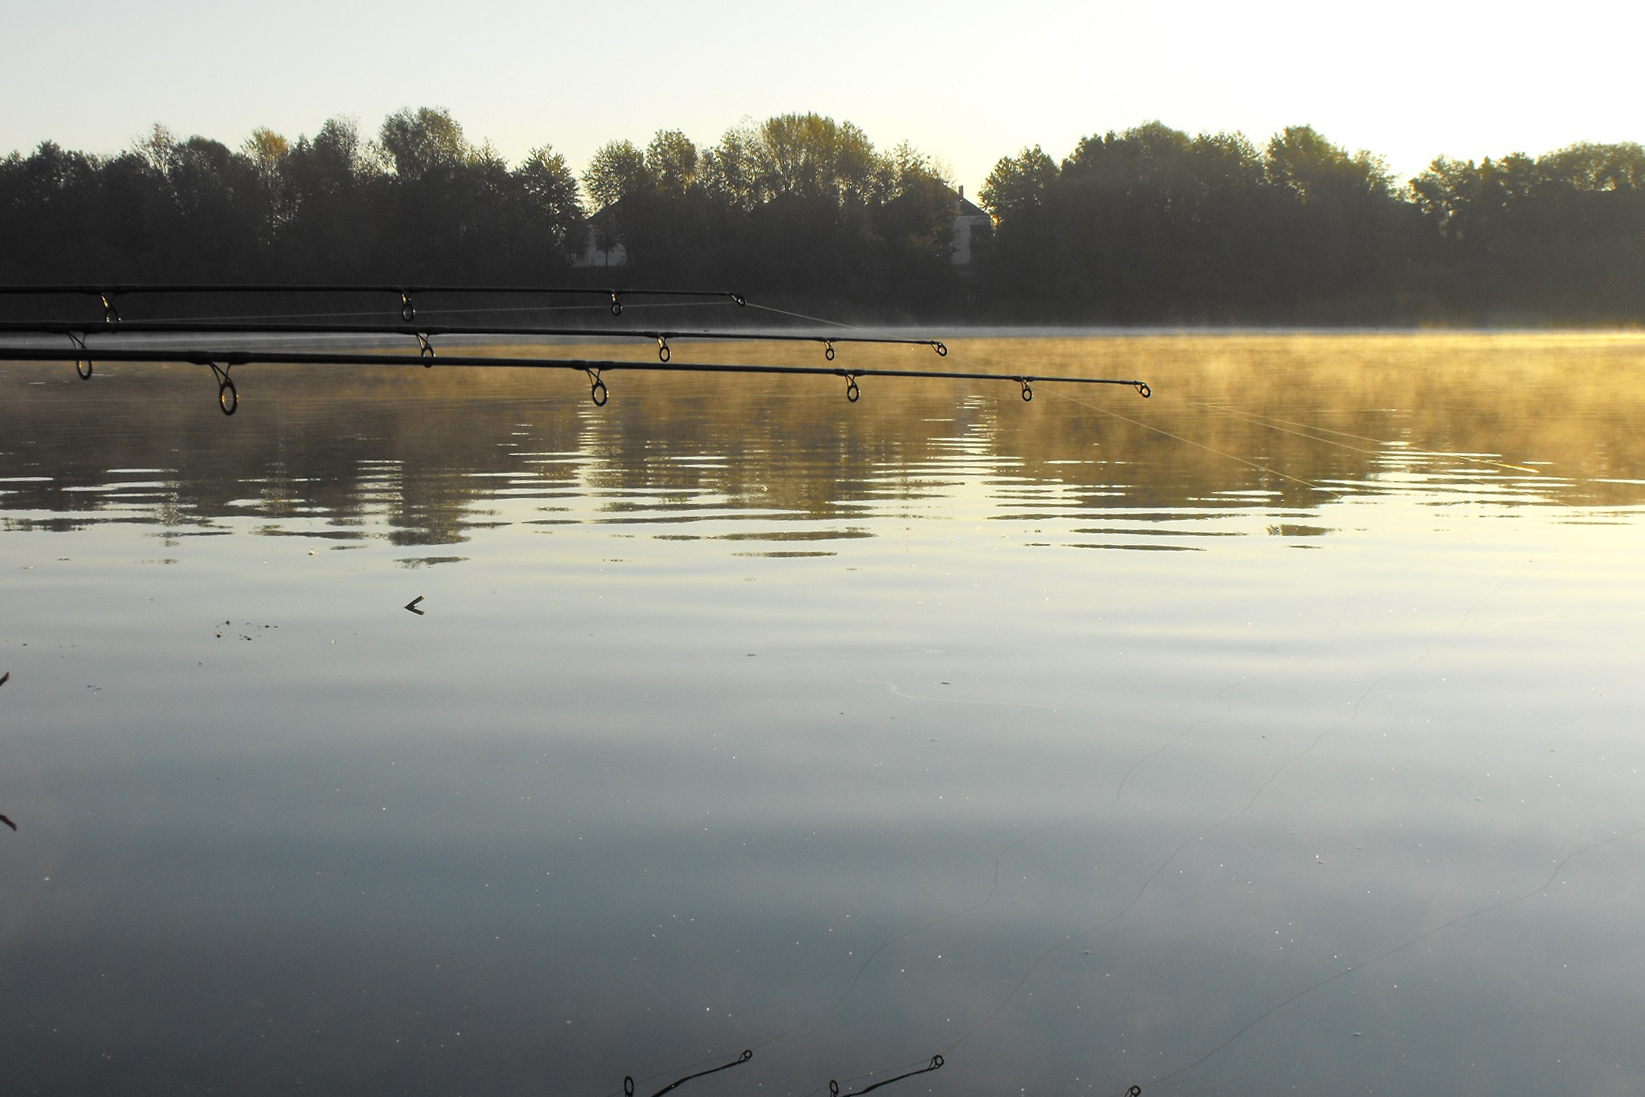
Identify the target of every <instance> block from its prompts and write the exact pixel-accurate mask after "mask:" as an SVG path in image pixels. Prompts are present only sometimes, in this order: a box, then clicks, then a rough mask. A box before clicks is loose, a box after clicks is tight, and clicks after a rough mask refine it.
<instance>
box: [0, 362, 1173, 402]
mask: <svg viewBox="0 0 1645 1097" xmlns="http://www.w3.org/2000/svg"><path fill="white" fill-rule="evenodd" d="M97 357H98V358H99V359H100V360H102V361H105V362H186V363H190V364H193V365H200V366H206V367H209V368H210V370H211V372H212V376H213V377H215V378H216V380H217V403H218V406H219V407H221V408H222V410H223V414H224V415H233V414H234V412H235V411H236V410H237V409H238V407H239V404H240V396H239V391H238V390H237V389H236V387H235V384H234V380H233V378H231V377H230V376H229V370H230V369H232V368H233V367H234V366H240V365H246V364H248V363H260V364H263V365H280V366H287V365H290V366H297V365H305V366H307V365H313V366H320V365H337V366H423V367H425V368H433V366H434V365H435V364H436V360H435V359H433V358H430V357H428V356H427V355H423V354H397V353H393V352H387V353H381V354H369V353H359V352H352V351H350V352H320V351H282V350H253V349H246V350H224V351H218V350H191V349H186V348H176V347H173V348H159V347H155V348H129V347H121V348H113V347H111V348H109V349H107V350H99V351H98V352H97ZM8 359H9V360H11V361H17V362H73V363H74V368H75V372H76V373H78V374H79V375H80V378H81V379H82V380H90V378H91V375H92V368H93V367H92V364H91V360H90V357H89V352H88V351H87V350H86V349H84V348H83V347H78V348H73V349H54V348H47V347H0V360H8ZM438 364H440V365H443V366H483V367H489V368H494V369H568V370H579V371H581V372H583V373H585V374H587V376H588V380H589V398H590V399H591V400H593V401H594V404H595V406H596V407H604V406H605V403H606V400H607V399H608V397H609V392H608V390H607V388H606V383H605V380H604V378H603V377H602V374H604V373H609V372H614V371H617V370H649V371H652V372H658V373H748V374H802V375H812V376H829V377H843V378H845V384H846V388H845V398H846V399H847V400H849V401H851V402H852V403H856V402H857V399H858V397H859V396H860V395H861V390H860V389H859V387H858V385H857V379H858V378H860V377H930V378H938V379H943V380H951V381H957V380H966V381H1015V382H1016V383H1017V384H1019V385H1021V386H1022V398H1023V400H1024V401H1029V400H1032V399H1033V398H1034V389H1033V385H1034V384H1035V383H1036V382H1046V383H1056V384H1069V385H1125V386H1128V387H1130V388H1134V389H1136V390H1137V393H1138V394H1139V395H1141V396H1143V397H1148V396H1151V395H1152V394H1153V390H1151V389H1150V388H1149V387H1148V383H1147V382H1146V381H1139V380H1121V379H1119V378H1109V377H1068V376H1052V375H1049V374H1030V373H993V372H986V371H975V370H967V371H947V370H924V369H880V368H866V369H853V368H846V367H842V366H774V365H761V364H754V363H715V362H692V363H682V364H676V365H669V364H667V363H663V362H617V361H609V360H603V361H601V360H590V359H581V358H524V357H508V356H498V355H483V354H448V355H444V356H442V357H441V358H440V359H439V360H438Z"/></svg>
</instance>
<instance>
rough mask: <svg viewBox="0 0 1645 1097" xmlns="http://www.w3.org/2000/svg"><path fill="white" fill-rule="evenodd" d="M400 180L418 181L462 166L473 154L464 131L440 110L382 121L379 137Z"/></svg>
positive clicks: (404, 112) (403, 113)
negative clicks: (437, 171) (431, 174)
mask: <svg viewBox="0 0 1645 1097" xmlns="http://www.w3.org/2000/svg"><path fill="white" fill-rule="evenodd" d="M378 140H379V141H380V142H381V143H382V146H383V150H384V152H386V153H387V154H388V157H389V159H390V160H391V161H392V162H393V164H394V172H395V174H396V175H398V176H399V177H400V178H402V179H409V180H417V179H421V178H422V177H423V176H425V175H427V174H428V173H429V172H431V171H434V170H436V169H440V168H446V169H450V168H454V167H457V166H458V165H460V164H463V163H465V162H466V161H467V160H468V159H469V157H470V156H471V155H472V152H473V150H472V149H471V148H470V147H469V144H468V142H467V141H465V140H464V139H463V127H462V126H460V125H458V124H457V121H456V120H455V119H454V118H452V117H451V115H450V113H449V112H447V111H446V110H445V109H444V108H442V107H419V108H418V109H417V110H416V111H415V112H414V111H412V110H411V109H409V108H407V109H405V110H402V111H400V112H398V113H397V114H391V115H389V116H388V117H387V118H385V119H384V120H383V128H382V130H381V132H380V134H379V136H378Z"/></svg>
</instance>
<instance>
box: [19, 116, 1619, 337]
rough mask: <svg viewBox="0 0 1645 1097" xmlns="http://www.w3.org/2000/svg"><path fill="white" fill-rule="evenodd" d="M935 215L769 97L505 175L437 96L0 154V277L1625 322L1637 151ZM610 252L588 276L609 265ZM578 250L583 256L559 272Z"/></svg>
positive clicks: (1315, 171)
mask: <svg viewBox="0 0 1645 1097" xmlns="http://www.w3.org/2000/svg"><path fill="white" fill-rule="evenodd" d="M977 197H978V198H979V200H980V201H981V203H982V205H983V206H985V207H986V208H987V209H988V211H989V212H990V213H991V214H992V215H993V216H994V218H995V219H996V220H995V224H994V226H993V229H992V233H991V234H989V233H984V234H982V237H981V238H980V239H979V240H978V244H979V247H978V249H977V253H976V257H975V261H974V262H973V263H971V264H969V265H967V266H963V267H962V266H957V265H956V264H954V263H952V262H951V261H950V258H951V250H950V249H951V234H952V232H953V222H954V216H955V212H956V208H957V205H958V203H957V202H956V195H955V193H954V192H953V190H951V189H950V184H949V182H948V180H946V179H945V178H944V177H943V173H942V172H941V170H939V168H938V167H937V166H936V165H935V164H934V163H933V162H932V160H931V159H930V158H929V157H928V156H926V155H925V154H923V153H921V152H919V151H918V150H917V149H914V148H911V147H909V146H907V145H902V146H898V147H897V148H895V149H892V150H889V151H881V150H878V149H876V148H875V147H874V145H873V143H872V142H871V141H870V140H869V139H868V137H867V135H866V134H864V133H863V132H862V131H861V130H860V129H858V128H857V127H855V126H853V125H851V124H850V123H835V122H834V121H832V120H831V119H828V118H823V117H820V116H818V115H814V114H806V115H784V116H780V117H776V118H771V119H768V120H766V121H765V122H762V123H758V124H750V125H745V126H741V127H738V128H735V129H733V130H731V131H729V132H727V133H726V134H725V135H724V136H723V137H722V138H721V140H720V142H719V143H718V144H716V145H714V146H713V147H710V148H699V147H698V146H697V145H696V144H694V143H693V142H692V141H691V140H690V139H689V138H687V137H686V136H685V135H684V134H682V133H680V132H678V131H664V132H661V133H658V134H657V135H656V136H655V137H654V138H653V139H652V140H651V141H650V142H649V144H647V145H646V147H644V148H640V147H639V146H636V145H634V144H632V143H630V142H627V141H615V142H611V143H609V144H607V145H605V146H604V147H602V148H601V149H600V150H599V151H598V152H597V153H596V154H595V156H594V157H593V159H592V160H591V162H590V163H589V165H588V167H587V170H586V171H585V172H584V174H583V175H582V177H581V179H579V178H578V177H577V176H576V175H575V174H574V173H573V172H572V171H571V169H570V168H569V167H568V166H567V164H566V162H565V160H564V158H563V157H562V156H560V155H559V154H558V153H556V152H554V150H553V149H552V147H551V146H549V145H546V144H545V145H543V146H541V147H539V148H537V149H535V150H533V151H532V152H531V153H529V154H528V155H527V156H526V157H525V159H524V160H523V161H522V162H521V163H519V164H517V165H510V164H509V163H508V162H507V161H506V160H505V159H504V158H503V157H502V156H500V155H499V154H498V153H497V152H496V150H495V149H493V148H492V147H491V146H490V145H489V144H488V143H483V142H482V143H481V144H478V145H476V144H474V143H472V142H471V141H470V140H468V138H467V137H466V136H465V135H464V133H463V130H462V127H461V126H460V125H459V124H458V123H457V122H456V120H454V119H453V118H452V117H451V116H450V115H449V114H448V113H446V112H445V111H442V110H434V109H428V108H424V109H420V110H416V111H412V110H405V111H401V112H399V113H397V114H394V115H391V116H390V117H389V118H387V119H385V120H384V122H383V124H382V126H381V128H380V129H379V130H378V132H377V134H376V135H375V136H374V137H366V136H363V135H362V134H361V133H360V132H359V130H358V128H357V127H356V126H355V125H354V124H353V123H352V122H350V121H347V120H344V119H332V120H330V121H328V122H326V123H325V124H324V125H323V126H321V127H320V129H319V131H318V132H317V133H315V134H314V136H313V137H312V138H311V137H307V136H302V137H299V138H297V140H296V141H289V140H287V139H286V138H285V137H283V136H281V135H279V134H276V133H273V132H271V131H269V130H266V129H260V130H257V131H256V132H254V133H253V134H252V135H251V137H250V138H248V139H247V140H246V141H245V142H244V143H243V144H242V145H241V146H240V147H239V148H238V149H230V148H229V147H227V146H226V145H224V144H222V143H221V142H219V141H215V140H212V139H209V138H205V137H190V138H187V139H178V138H176V137H174V136H173V135H172V134H170V133H168V132H167V131H166V130H165V129H163V128H162V127H159V126H156V127H155V128H154V130H153V131H152V132H151V133H150V134H149V135H148V136H147V137H145V138H144V139H143V140H141V141H139V142H138V143H137V144H136V145H135V146H134V147H133V148H131V149H129V150H127V151H125V152H122V153H119V154H117V155H113V156H96V155H90V154H86V153H81V152H71V151H67V150H64V149H62V148H60V147H59V146H57V145H55V144H53V143H50V142H47V143H45V144H42V145H41V146H40V147H39V148H37V149H36V150H34V151H33V152H32V153H30V154H29V155H26V156H25V155H23V154H21V153H17V152H14V153H12V154H11V155H9V156H7V157H5V158H4V159H0V282H4V283H14V284H15V283H28V282H76V281H128V282H139V281H180V282H213V281H275V282H311V281H325V282H337V281H390V282H393V281H442V282H474V283H480V282H559V283H568V282H569V283H577V282H582V283H585V284H608V283H609V284H617V285H622V284H632V285H640V284H645V285H676V286H692V287H696V286H708V287H713V288H729V289H736V290H741V291H744V292H747V293H750V294H755V295H757V296H758V298H759V299H761V300H764V301H771V302H788V303H792V304H794V305H802V306H805V307H806V308H807V309H808V310H809V311H829V312H830V313H831V314H834V315H839V316H842V317H856V318H870V317H872V318H880V319H923V320H939V319H940V320H948V321H953V320H966V319H969V320H976V321H984V322H1056V323H1261V324H1295V323H1309V324H1336V323H1345V324H1366V323H1412V322H1424V321H1449V322H1457V323H1480V322H1486V323H1489V322H1507V323H1543V322H1548V323H1616V322H1624V323H1626V322H1638V321H1640V320H1645V150H1642V149H1641V147H1640V146H1639V145H1637V144H1623V145H1577V146H1573V147H1571V148H1568V149H1564V150H1560V151H1558V152H1554V153H1550V154H1548V155H1546V156H1542V157H1537V158H1532V157H1529V156H1523V155H1518V154H1515V155H1511V156H1507V157H1503V158H1501V159H1499V160H1491V159H1487V160H1485V161H1484V162H1483V163H1480V164H1477V165H1476V164H1474V163H1473V162H1467V163H1461V162H1457V161H1453V160H1448V159H1445V158H1441V159H1438V160H1436V161H1434V163H1433V165H1432V166H1431V167H1430V168H1429V170H1428V171H1426V172H1424V173H1422V174H1421V175H1419V176H1418V177H1417V178H1416V179H1413V180H1411V181H1410V182H1409V183H1407V184H1404V185H1399V184H1397V183H1396V181H1395V180H1394V179H1393V177H1392V176H1391V175H1390V173H1389V172H1388V171H1387V169H1386V168H1385V167H1384V166H1383V164H1382V163H1381V161H1380V160H1379V159H1377V158H1376V157H1375V156H1373V155H1371V154H1370V153H1366V152H1358V153H1350V152H1348V151H1347V150H1345V149H1342V148H1340V147H1338V146H1336V145H1334V144H1332V143H1331V142H1330V141H1328V140H1326V139H1325V138H1324V137H1322V136H1321V135H1319V134H1318V133H1316V132H1315V131H1313V130H1312V129H1310V128H1308V127H1292V128H1289V129H1287V130H1285V131H1284V132H1283V133H1280V134H1277V135H1275V136H1274V137H1273V138H1272V139H1271V140H1270V141H1269V142H1268V143H1267V145H1266V146H1264V147H1263V148H1261V149H1258V148H1257V147H1256V146H1255V145H1254V144H1252V143H1251V142H1250V141H1249V140H1247V139H1246V138H1245V137H1244V136H1242V135H1240V134H1201V135H1198V136H1189V135H1188V134H1186V133H1182V132H1180V131H1177V130H1173V129H1170V128H1169V127H1166V126H1164V125H1161V124H1159V123H1150V124H1147V125H1143V126H1139V127H1137V128H1134V129H1131V130H1127V131H1125V132H1123V133H1112V132H1111V133H1108V134H1105V135H1101V136H1092V137H1088V138H1086V139H1084V140H1083V141H1081V142H1080V143H1079V144H1078V146H1077V147H1076V148H1075V149H1074V150H1073V151H1072V152H1071V153H1070V154H1069V155H1068V156H1067V157H1066V158H1065V159H1063V160H1061V161H1058V160H1055V159H1053V158H1052V157H1051V156H1050V155H1049V154H1047V153H1045V152H1044V151H1043V150H1042V149H1040V148H1038V147H1036V148H1032V149H1025V150H1023V151H1022V152H1021V153H1019V154H1017V155H1014V156H1008V157H1005V158H1003V159H1001V160H1000V161H999V163H998V164H997V165H996V167H995V168H994V170H993V172H992V173H991V174H990V176H989V177H988V180H987V182H986V184H985V185H984V187H983V188H982V191H981V193H980V194H979V195H978V196H977ZM619 260H620V265H604V264H612V263H618V261H619ZM587 262H593V263H595V264H596V265H595V266H592V267H590V266H586V265H580V264H583V263H587Z"/></svg>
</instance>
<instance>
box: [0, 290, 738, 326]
mask: <svg viewBox="0 0 1645 1097" xmlns="http://www.w3.org/2000/svg"><path fill="white" fill-rule="evenodd" d="M138 293H173V294H212V293H259V294H275V293H333V294H335V293H377V294H382V293H388V294H394V295H397V296H398V297H399V298H400V318H401V319H402V320H404V321H405V322H406V323H408V324H409V323H410V322H411V321H412V319H413V318H414V317H415V316H416V315H417V309H416V306H415V305H413V304H412V301H411V298H412V296H413V295H422V294H429V293H488V294H502V293H507V294H523V295H527V296H531V295H537V294H541V295H547V296H562V295H571V294H583V295H585V296H587V295H593V296H596V297H606V298H609V299H610V301H611V315H613V316H621V315H622V311H623V302H622V299H623V298H624V297H707V298H721V297H723V298H725V299H727V300H729V301H733V302H735V303H736V304H739V305H746V304H748V301H747V300H746V299H745V298H744V297H743V295H742V294H740V293H732V292H730V291H729V290H689V289H620V288H616V287H612V288H600V287H595V286H588V287H583V286H451V285H403V284H402V285H366V286H362V285H289V284H287V285H282V284H275V283H269V284H262V283H231V284H226V285H212V284H209V283H175V284H172V283H159V282H150V283H104V284H101V285H98V284H87V283H80V284H69V285H47V286H0V296H19V295H24V294H29V295H40V294H55V295H80V296H89V297H95V298H97V299H98V300H100V301H101V302H102V304H103V320H104V322H106V323H110V324H118V323H120V309H119V307H118V305H117V304H116V298H119V297H126V296H130V295H132V294H138Z"/></svg>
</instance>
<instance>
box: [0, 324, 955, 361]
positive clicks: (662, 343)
mask: <svg viewBox="0 0 1645 1097" xmlns="http://www.w3.org/2000/svg"><path fill="white" fill-rule="evenodd" d="M0 332H6V333H18V334H24V333H27V334H33V333H39V334H41V335H66V336H68V337H69V339H70V340H71V341H72V342H73V343H74V344H75V346H76V347H78V348H81V349H84V348H85V345H86V344H85V340H86V338H87V337H88V336H91V335H96V334H102V333H108V334H126V333H137V332H149V333H153V334H167V335H184V334H201V335H404V336H408V337H409V338H412V339H415V340H417V352H418V353H419V354H422V355H425V356H427V357H429V358H432V357H434V345H433V344H432V343H430V342H429V339H430V338H431V337H432V336H436V335H462V336H470V335H484V336H490V335H508V336H515V335H581V336H593V337H598V338H602V339H606V338H619V339H654V340H656V342H657V357H658V358H659V359H660V360H661V361H664V362H666V361H668V360H669V358H670V357H672V352H671V351H670V349H669V346H668V341H669V340H670V339H711V340H719V341H726V340H732V339H755V340H762V341H770V342H790V343H821V344H822V345H823V357H825V358H827V359H828V360H829V361H830V362H832V361H833V360H834V344H835V343H878V344H882V345H888V346H889V345H904V346H917V347H930V348H931V349H933V350H935V351H936V352H937V355H938V356H939V357H943V358H946V357H947V356H948V347H947V346H946V345H944V344H943V342H942V341H941V340H940V339H892V338H878V337H875V336H868V335H801V334H797V333H790V332H749V331H655V330H642V329H638V328H545V327H533V326H524V327H522V326H504V327H491V326H483V325H482V326H474V325H466V324H418V325H416V326H415V327H408V326H406V325H403V324H401V325H393V324H308V323H302V324H288V323H277V322H276V323H267V324H255V323H248V322H245V321H229V320H198V321H195V320H122V321H120V323H119V324H118V325H99V324H77V323H73V322H71V321H67V320H41V321H30V320H0Z"/></svg>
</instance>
